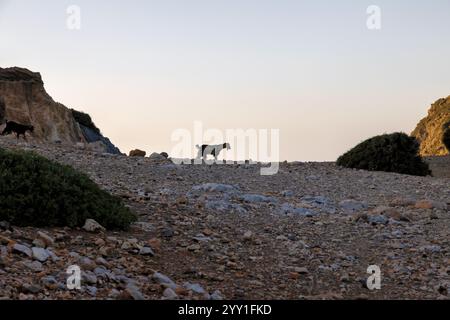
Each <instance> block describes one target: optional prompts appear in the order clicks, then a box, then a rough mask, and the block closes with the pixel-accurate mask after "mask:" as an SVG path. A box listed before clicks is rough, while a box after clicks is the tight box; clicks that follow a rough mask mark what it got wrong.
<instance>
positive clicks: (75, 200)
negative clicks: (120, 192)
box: [0, 148, 136, 230]
mask: <svg viewBox="0 0 450 320" xmlns="http://www.w3.org/2000/svg"><path fill="white" fill-rule="evenodd" d="M86 219H94V220H96V221H97V222H98V223H100V224H101V225H103V226H104V227H105V228H107V229H120V230H123V229H126V228H127V227H128V226H129V225H130V223H132V222H133V221H135V220H136V216H135V215H134V214H133V213H132V212H131V211H130V210H129V209H128V208H126V207H125V206H124V204H123V203H122V201H121V199H120V198H117V197H115V196H112V195H110V194H109V193H108V192H106V191H105V190H102V189H100V188H99V187H98V186H97V185H96V184H95V183H94V182H93V181H92V180H91V179H90V178H89V177H88V176H86V175H85V174H83V173H80V172H78V171H76V170H75V169H73V168H72V167H70V166H65V165H61V164H58V163H56V162H53V161H50V160H48V159H46V158H44V157H41V156H39V155H37V154H35V153H32V152H24V151H7V150H3V149H1V148H0V221H8V222H10V223H11V224H13V225H16V226H33V227H63V226H68V227H81V226H83V224H84V222H85V221H86Z"/></svg>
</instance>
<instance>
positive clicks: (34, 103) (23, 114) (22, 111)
mask: <svg viewBox="0 0 450 320" xmlns="http://www.w3.org/2000/svg"><path fill="white" fill-rule="evenodd" d="M5 119H7V120H10V121H15V122H18V123H21V124H31V125H33V126H34V128H35V130H34V132H33V135H32V139H35V140H37V141H39V142H62V143H69V144H80V143H82V144H86V145H88V144H89V143H92V142H96V143H97V142H99V141H100V142H101V143H102V145H103V146H104V148H103V149H104V151H105V152H110V153H120V151H119V150H118V149H117V148H116V147H115V146H114V145H113V144H112V143H111V142H110V141H109V140H108V139H107V138H104V137H103V136H101V135H97V136H95V137H92V135H90V134H86V130H83V129H84V128H82V126H80V124H79V123H78V122H77V121H76V120H75V118H74V116H73V113H72V111H71V110H70V109H69V108H67V107H65V106H64V105H62V104H60V103H57V102H55V101H54V100H53V99H52V97H50V95H49V94H48V93H47V92H46V91H45V88H44V82H43V81H42V77H41V75H40V74H39V73H36V72H32V71H30V70H28V69H23V68H18V67H14V68H5V69H3V68H0V125H1V124H3V123H4V122H5Z"/></svg>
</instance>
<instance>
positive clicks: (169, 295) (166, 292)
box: [163, 288, 178, 300]
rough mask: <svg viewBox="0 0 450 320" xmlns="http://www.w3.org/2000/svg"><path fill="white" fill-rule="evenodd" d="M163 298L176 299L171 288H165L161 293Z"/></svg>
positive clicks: (176, 296)
mask: <svg viewBox="0 0 450 320" xmlns="http://www.w3.org/2000/svg"><path fill="white" fill-rule="evenodd" d="M163 296H164V298H166V299H168V300H175V299H177V298H178V295H177V294H176V293H175V291H173V290H172V289H171V288H166V289H165V290H164V292H163Z"/></svg>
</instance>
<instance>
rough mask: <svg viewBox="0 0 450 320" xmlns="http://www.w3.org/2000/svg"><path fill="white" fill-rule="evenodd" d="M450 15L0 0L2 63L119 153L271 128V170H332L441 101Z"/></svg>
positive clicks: (254, 0)
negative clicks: (197, 129) (33, 76)
mask: <svg viewBox="0 0 450 320" xmlns="http://www.w3.org/2000/svg"><path fill="white" fill-rule="evenodd" d="M70 5H76V6H78V7H79V8H80V10H81V14H80V17H81V20H80V21H81V23H80V26H81V29H79V30H71V29H70V28H68V27H67V20H68V18H69V16H70V15H69V14H68V13H67V8H68V7H69V6H70ZM370 5H376V6H378V7H379V8H380V10H381V11H380V12H381V29H379V30H370V29H369V28H368V27H367V19H368V18H369V14H367V8H368V7H369V6H370ZM449 14H450V1H448V0H433V1H418V0H417V1H416V0H410V1H406V0H396V1H392V0H372V1H364V0H359V1H356V0H354V1H350V0H341V1H335V0H330V1H325V0H314V1H312V0H310V1H301V0H270V1H269V0H239V1H238V0H158V1H156V0H129V1H116V0H109V1H106V0H96V1H87V0H78V1H77V0H72V1H65V0H41V1H28V0H0V66H1V67H11V66H20V67H26V68H29V69H31V70H33V71H38V72H40V73H41V74H42V76H43V79H44V81H45V88H46V90H47V91H48V93H49V94H50V95H51V96H52V97H53V98H54V99H55V100H56V101H58V102H61V103H63V104H65V105H66V106H68V107H70V108H75V109H78V110H82V111H85V112H88V113H89V114H90V115H91V116H92V117H93V119H94V121H95V123H96V124H97V126H98V127H100V128H101V130H102V132H103V134H104V135H106V136H108V137H109V138H110V139H111V140H112V141H113V142H114V143H115V144H116V145H117V146H118V147H119V148H120V149H121V150H122V151H123V152H128V151H129V150H131V149H134V148H139V149H143V150H146V151H147V152H148V153H152V152H161V151H167V152H169V153H170V151H171V150H172V149H173V147H174V144H175V143H174V142H173V141H172V140H171V135H172V133H173V132H174V131H176V130H179V129H183V128H184V129H188V130H191V131H192V130H193V128H194V122H195V121H201V123H202V125H203V127H204V128H205V129H207V128H216V129H219V130H222V131H223V132H225V130H227V129H245V130H246V129H267V130H269V129H279V132H280V133H279V141H280V142H279V147H280V151H279V152H280V158H281V160H289V161H294V160H298V161H334V160H335V159H336V158H337V157H338V156H339V155H341V154H342V153H344V152H345V151H347V150H348V149H350V148H351V147H353V146H354V145H355V144H357V143H359V142H361V141H362V140H365V139H366V138H369V137H371V136H374V135H378V134H383V133H390V132H396V131H403V132H407V133H410V132H411V131H412V130H413V129H414V127H415V125H416V124H417V122H418V121H419V120H420V119H421V118H423V117H424V116H425V115H426V113H427V110H428V108H429V106H430V105H431V103H432V102H434V101H435V100H437V99H439V98H441V97H446V96H448V95H450V59H449V57H450V41H448V39H449V35H450V19H449ZM209 142H210V141H205V143H209ZM220 142H222V141H220ZM211 143H212V142H211Z"/></svg>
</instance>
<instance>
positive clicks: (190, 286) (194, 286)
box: [184, 282, 206, 294]
mask: <svg viewBox="0 0 450 320" xmlns="http://www.w3.org/2000/svg"><path fill="white" fill-rule="evenodd" d="M184 287H185V288H186V289H187V290H190V291H192V292H194V293H197V294H205V293H206V290H205V289H203V287H202V286H201V285H199V284H198V283H193V284H191V283H189V282H186V283H185V284H184Z"/></svg>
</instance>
